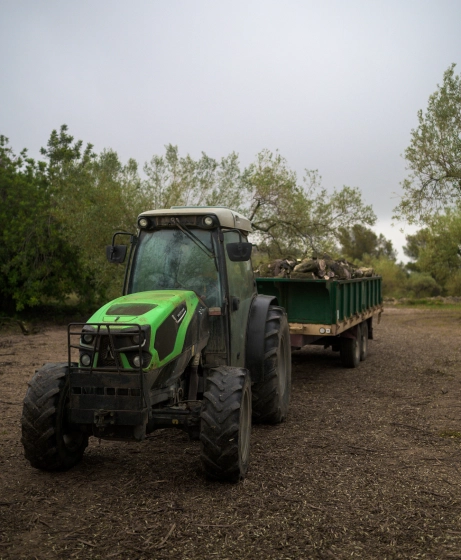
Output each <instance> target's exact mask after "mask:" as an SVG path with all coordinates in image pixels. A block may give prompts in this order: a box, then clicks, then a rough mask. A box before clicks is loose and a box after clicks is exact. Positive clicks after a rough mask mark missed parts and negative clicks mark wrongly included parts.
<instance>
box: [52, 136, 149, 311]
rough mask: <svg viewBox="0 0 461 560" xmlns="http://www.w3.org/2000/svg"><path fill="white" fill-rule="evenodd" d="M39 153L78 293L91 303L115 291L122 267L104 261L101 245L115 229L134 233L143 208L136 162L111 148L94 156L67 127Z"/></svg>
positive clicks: (103, 249)
mask: <svg viewBox="0 0 461 560" xmlns="http://www.w3.org/2000/svg"><path fill="white" fill-rule="evenodd" d="M42 154H43V155H44V156H45V157H46V159H47V167H46V171H47V174H48V178H49V181H50V184H51V185H52V186H53V189H54V193H55V206H54V209H53V211H54V215H55V216H56V217H57V219H59V221H60V222H61V223H62V224H63V227H64V236H65V238H66V240H67V242H68V243H69V244H70V245H71V246H73V247H74V248H75V250H76V251H77V252H78V253H79V254H80V259H79V266H78V269H77V270H76V271H75V276H76V277H78V278H79V279H80V283H81V284H82V285H84V287H85V288H84V289H83V290H80V291H79V293H80V295H81V297H82V298H83V299H84V300H85V301H86V303H87V304H91V305H92V304H94V303H96V302H99V301H104V300H106V299H107V298H111V297H115V296H117V295H119V294H120V289H121V285H122V280H123V267H114V266H113V265H111V264H109V263H108V262H107V261H106V258H105V246H106V245H107V244H109V243H110V241H111V239H112V235H113V234H114V233H115V232H116V231H129V232H135V231H136V216H137V214H138V213H139V212H140V211H141V210H143V209H145V204H146V203H147V202H146V199H145V198H144V197H143V195H142V193H141V180H140V178H139V176H138V172H137V164H136V162H135V161H134V160H129V161H128V163H127V165H125V166H124V165H122V163H121V162H120V160H119V158H118V155H117V153H116V152H114V151H113V150H104V151H103V152H101V153H100V154H96V153H94V151H93V147H92V145H91V144H87V146H86V148H85V149H83V143H82V141H81V140H79V141H74V138H73V137H72V136H71V135H69V133H68V129H67V126H66V125H63V126H61V129H60V131H59V133H58V132H57V131H55V130H54V131H53V132H52V133H51V136H50V139H49V141H48V145H47V149H43V150H42ZM126 240H127V239H125V242H126ZM120 241H121V242H123V240H120ZM118 242H119V241H118Z"/></svg>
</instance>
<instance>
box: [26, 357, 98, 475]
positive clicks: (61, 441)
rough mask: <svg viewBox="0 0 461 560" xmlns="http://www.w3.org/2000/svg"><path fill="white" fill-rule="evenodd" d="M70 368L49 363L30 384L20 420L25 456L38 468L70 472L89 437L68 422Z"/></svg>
mask: <svg viewBox="0 0 461 560" xmlns="http://www.w3.org/2000/svg"><path fill="white" fill-rule="evenodd" d="M68 370H69V368H68V365H67V363H65V364H46V365H44V366H43V367H41V368H40V369H39V370H37V371H36V372H35V375H34V376H33V377H32V379H31V381H30V382H29V388H28V389H27V392H26V396H25V398H24V406H23V411H22V417H21V424H22V438H21V441H22V444H23V446H24V455H25V457H26V459H28V461H29V462H30V464H31V465H32V466H33V467H35V468H36V469H41V470H46V471H58V470H67V469H70V468H71V467H73V466H75V465H76V464H77V463H79V462H80V461H81V459H82V456H83V453H84V451H85V449H86V447H87V446H88V436H87V435H86V434H84V433H83V432H81V431H80V430H79V429H78V428H77V427H72V426H71V425H69V424H68V423H67V419H66V408H67V406H68V403H69V379H68Z"/></svg>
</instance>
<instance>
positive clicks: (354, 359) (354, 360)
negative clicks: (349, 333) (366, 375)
mask: <svg viewBox="0 0 461 560" xmlns="http://www.w3.org/2000/svg"><path fill="white" fill-rule="evenodd" d="M356 328H357V333H356V336H355V337H353V338H348V337H341V339H340V340H341V346H340V350H339V355H340V357H341V363H342V364H343V366H344V367H346V368H355V367H357V366H358V365H359V363H360V354H361V348H360V347H361V343H360V342H361V328H360V325H357V327H356Z"/></svg>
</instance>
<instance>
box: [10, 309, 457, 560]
mask: <svg viewBox="0 0 461 560" xmlns="http://www.w3.org/2000/svg"><path fill="white" fill-rule="evenodd" d="M65 360H66V330H65V328H62V327H59V328H50V327H48V328H44V329H42V330H41V331H40V332H38V333H37V334H34V335H30V336H23V335H22V334H21V332H20V331H19V329H18V333H17V334H16V333H14V334H11V333H7V334H5V333H4V334H3V335H1V334H0V558H1V559H12V558H14V559H21V558H31V559H32V558H37V559H44V558H63V559H64V558H66V559H67V558H84V559H86V558H94V559H96V558H104V559H105V558H115V559H117V558H119V559H127V558H128V559H131V558H133V559H138V558H140V559H141V558H146V559H147V558H152V559H166V558H181V559H212V558H213V559H216V558H217V559H220V560H224V559H232V560H237V559H250V558H251V559H268V558H271V559H305V558H322V559H323V558H325V559H329V558H336V559H343V558H365V559H373V558H376V559H380V560H384V559H395V558H402V559H413V558H418V559H419V558H430V559H444V558H461V477H460V467H461V466H460V463H461V366H460V364H461V313H460V312H459V311H450V310H448V309H440V310H434V311H432V310H428V311H426V310H414V309H413V310H412V309H398V308H393V307H388V308H386V310H385V313H384V314H383V316H382V320H381V324H380V325H376V326H375V340H374V341H372V342H371V343H370V352H369V356H368V359H367V360H366V361H365V362H362V363H361V364H360V366H359V367H358V368H357V369H352V370H345V369H343V368H342V367H341V365H340V362H339V356H338V354H336V353H333V352H331V350H327V351H324V350H323V349H319V348H316V347H308V348H306V349H304V350H303V351H300V352H297V353H295V354H294V355H293V393H292V404H291V409H290V410H291V412H290V415H289V418H288V419H287V421H286V422H285V423H283V424H281V425H279V426H255V427H254V428H253V433H252V441H251V445H252V449H251V463H250V469H249V471H248V475H247V478H246V479H245V481H244V482H242V483H240V484H238V485H228V484H220V483H213V482H208V481H207V480H206V479H205V478H204V476H203V475H202V473H201V471H200V464H199V442H195V441H189V439H188V437H187V435H185V434H183V433H182V432H179V431H177V432H176V431H172V430H160V431H158V432H155V433H154V434H152V435H151V436H150V437H149V438H148V439H147V440H146V441H145V442H144V443H141V444H135V443H128V444H127V443H123V442H104V441H102V442H98V441H97V440H95V439H94V438H92V439H91V440H90V446H89V448H88V450H87V452H86V453H85V456H84V459H83V461H82V463H81V464H79V465H78V466H77V467H75V468H74V469H72V470H71V471H68V472H60V473H46V472H40V471H37V470H35V469H33V468H32V467H31V466H30V465H29V463H28V462H27V461H26V460H25V459H24V457H23V450H22V446H21V443H20V416H21V409H22V399H23V397H24V394H25V391H26V383H27V381H28V379H29V378H30V377H31V375H32V373H33V371H34V368H37V367H39V366H41V365H42V364H43V363H45V362H49V361H65Z"/></svg>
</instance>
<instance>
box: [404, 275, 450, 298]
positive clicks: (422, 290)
mask: <svg viewBox="0 0 461 560" xmlns="http://www.w3.org/2000/svg"><path fill="white" fill-rule="evenodd" d="M441 293H442V288H441V287H440V286H439V285H438V284H437V282H436V280H434V278H432V276H431V275H430V274H427V273H420V272H414V273H413V274H410V277H409V278H408V280H407V283H406V295H407V297H411V298H425V297H436V296H439V295H440V294H441Z"/></svg>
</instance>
